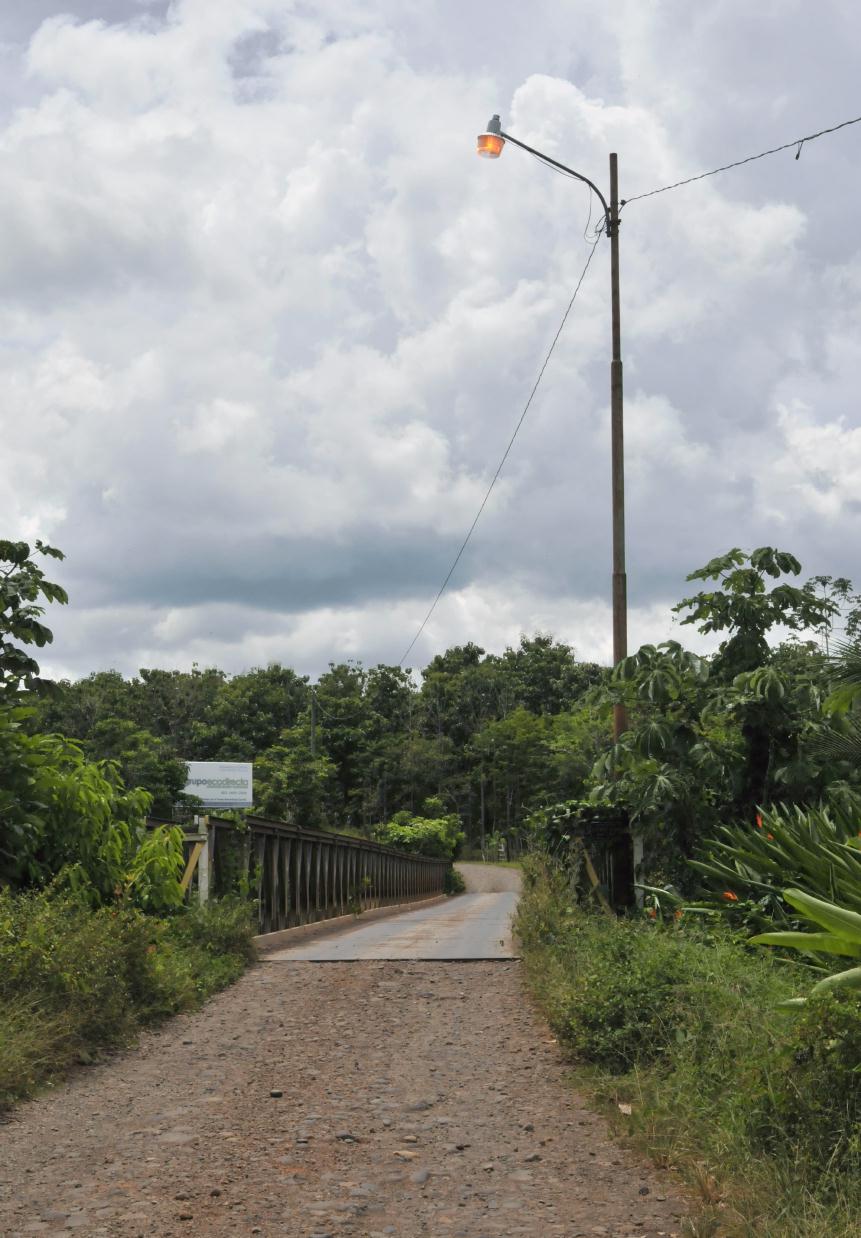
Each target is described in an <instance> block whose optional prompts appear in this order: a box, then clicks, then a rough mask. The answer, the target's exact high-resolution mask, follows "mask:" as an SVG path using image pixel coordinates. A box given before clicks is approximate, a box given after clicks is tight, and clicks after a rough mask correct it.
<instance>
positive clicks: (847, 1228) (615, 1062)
mask: <svg viewBox="0 0 861 1238" xmlns="http://www.w3.org/2000/svg"><path fill="white" fill-rule="evenodd" d="M517 933H518V936H519V938H520V941H521V943H522V947H523V955H524V961H525V966H526V970H527V976H528V979H529V983H530V985H531V987H532V988H533V990H534V992H535V993H536V996H537V997H538V999H539V1002H540V1004H541V1005H542V1007H543V1008H544V1010H545V1012H546V1013H547V1015H548V1017H549V1019H550V1023H551V1026H552V1028H553V1030H554V1032H555V1033H556V1034H557V1035H558V1037H559V1040H560V1043H561V1045H562V1046H563V1048H567V1049H568V1051H569V1052H570V1053H571V1055H572V1057H573V1058H574V1060H575V1061H576V1063H577V1064H578V1075H577V1084H578V1087H579V1088H580V1089H581V1090H583V1089H586V1090H591V1091H592V1092H593V1094H596V1095H597V1096H598V1097H599V1098H601V1099H604V1100H606V1101H608V1102H609V1103H610V1105H611V1109H612V1112H613V1113H615V1115H616V1118H617V1119H618V1118H619V1114H618V1107H617V1103H618V1102H622V1103H624V1104H626V1105H627V1106H630V1109H631V1116H630V1117H626V1118H625V1119H624V1128H625V1132H626V1134H628V1135H629V1136H632V1137H633V1138H634V1139H635V1140H636V1141H637V1142H638V1143H639V1144H640V1146H641V1147H643V1148H644V1149H645V1150H646V1151H647V1152H649V1153H650V1154H651V1155H653V1156H655V1157H657V1158H658V1159H659V1160H660V1161H661V1162H662V1163H665V1164H672V1165H673V1166H675V1167H677V1168H679V1169H681V1170H682V1172H686V1173H687V1174H689V1176H690V1177H691V1179H692V1180H693V1181H694V1182H700V1183H701V1182H702V1179H703V1174H704V1173H705V1172H707V1173H708V1176H709V1177H710V1179H712V1181H713V1183H714V1180H716V1186H715V1185H713V1191H720V1192H721V1194H722V1195H723V1197H724V1202H723V1203H722V1205H721V1208H720V1209H719V1210H718V1209H716V1210H715V1220H716V1221H718V1220H719V1221H720V1224H721V1227H722V1228H721V1230H719V1231H717V1230H716V1231H715V1232H726V1233H727V1234H728V1235H729V1234H732V1235H736V1234H738V1235H741V1234H751V1235H752V1234H756V1235H757V1238H765V1236H767V1238H811V1236H812V1235H816V1236H817V1238H825V1236H826V1235H829V1236H830V1238H833V1236H839V1238H849V1236H850V1235H854V1234H855V1233H856V1232H857V1216H858V1209H859V1206H861V1187H859V1177H858V1169H859V1168H861V1161H859V1156H858V1152H859V1146H858V1145H859V1140H858V1116H859V1074H858V1071H857V1065H858V1061H859V1051H861V1002H859V1001H858V999H857V997H855V996H848V995H843V996H841V997H840V998H839V999H835V998H831V999H827V1000H825V1001H820V1000H811V1002H810V1003H809V1005H808V1006H807V1007H806V1008H805V1010H804V1011H803V1012H802V1014H801V1016H800V1017H798V1016H795V1017H789V1016H788V1015H787V1014H786V1013H784V1012H783V1011H781V1010H780V1009H779V1004H780V1002H781V1001H783V1000H785V999H786V998H788V997H790V996H791V994H792V993H793V992H794V991H795V988H796V986H797V984H798V980H799V977H800V976H801V975H803V972H796V970H795V969H794V968H793V967H792V966H791V965H787V964H782V965H779V964H777V963H776V961H773V960H772V959H771V958H770V957H769V956H768V955H767V954H766V952H765V951H762V952H756V951H752V950H750V949H749V948H748V946H747V945H746V943H745V942H744V941H742V940H741V939H739V938H738V937H737V936H735V935H734V934H733V933H731V932H730V931H729V930H728V929H727V928H726V926H725V925H722V924H720V923H717V924H706V925H704V924H703V923H702V921H701V920H699V919H698V918H697V917H690V918H689V917H688V916H687V915H684V916H682V917H681V919H679V920H676V919H672V920H671V922H670V924H669V925H662V924H661V923H660V922H656V923H652V922H650V921H649V920H648V919H643V920H639V921H635V922H631V921H624V920H611V919H608V918H607V917H606V916H597V915H589V914H587V913H585V912H583V911H582V910H579V909H576V908H573V907H572V906H571V905H570V900H569V898H568V894H567V888H566V879H565V876H564V874H560V873H559V871H558V870H556V869H555V868H554V867H553V866H552V865H551V866H548V865H547V863H546V862H541V861H539V860H532V861H530V863H529V865H528V866H527V880H526V883H525V890H524V895H523V897H522V899H521V903H520V908H519V912H518V921H517ZM632 969H633V971H634V976H633V977H632V976H631V975H630V972H631V970H632ZM638 978H639V979H638ZM646 978H648V981H649V983H645V980H646ZM658 994H660V997H658ZM599 1011H600V1012H601V1014H602V1016H603V1017H601V1018H599V1017H597V1012H599ZM640 1020H641V1021H643V1023H644V1024H645V1027H646V1028H647V1034H646V1035H644V1034H643V1029H642V1028H641V1026H640V1022H639V1021H640ZM712 1197H714V1196H713V1195H712ZM724 1227H725V1228H724ZM709 1232H711V1231H709Z"/></svg>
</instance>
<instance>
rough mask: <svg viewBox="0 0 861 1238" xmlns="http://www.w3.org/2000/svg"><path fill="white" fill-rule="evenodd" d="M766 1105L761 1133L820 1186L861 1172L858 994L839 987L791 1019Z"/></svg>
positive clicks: (831, 1185)
mask: <svg viewBox="0 0 861 1238" xmlns="http://www.w3.org/2000/svg"><path fill="white" fill-rule="evenodd" d="M783 1058H784V1069H783V1070H781V1071H780V1072H778V1073H777V1075H776V1077H775V1079H774V1080H773V1086H772V1089H771V1091H770V1093H769V1098H768V1102H769V1103H768V1104H767V1105H766V1106H765V1109H764V1113H763V1121H762V1126H761V1129H760V1132H759V1134H760V1137H761V1138H762V1141H763V1144H764V1145H765V1146H767V1147H770V1149H771V1151H772V1152H773V1153H775V1154H778V1155H780V1154H781V1153H782V1152H783V1150H784V1149H785V1148H786V1146H787V1145H789V1146H791V1147H792V1149H793V1150H794V1155H795V1156H796V1157H797V1158H798V1159H799V1160H801V1161H802V1162H803V1163H804V1165H805V1167H806V1170H807V1172H808V1174H810V1175H812V1176H814V1177H821V1179H822V1181H821V1182H820V1189H822V1188H824V1189H826V1190H829V1191H830V1190H833V1189H835V1188H836V1189H839V1187H840V1182H839V1178H840V1176H841V1175H844V1174H852V1175H857V1174H858V1172H859V1170H861V1073H859V1063H861V998H859V997H858V996H857V995H856V994H849V993H845V992H835V993H830V994H825V995H823V996H821V997H812V998H810V999H809V1001H808V1003H807V1005H806V1007H805V1009H804V1011H803V1012H802V1013H801V1014H800V1015H799V1016H798V1017H797V1018H796V1019H793V1021H792V1024H791V1030H790V1032H789V1035H788V1038H787V1043H786V1046H785V1050H784V1055H783Z"/></svg>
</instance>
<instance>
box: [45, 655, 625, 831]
mask: <svg viewBox="0 0 861 1238" xmlns="http://www.w3.org/2000/svg"><path fill="white" fill-rule="evenodd" d="M608 674H609V672H608V671H607V670H605V669H604V668H602V667H600V666H597V665H595V664H594V663H591V662H580V661H578V660H577V657H576V655H575V653H574V651H573V650H572V649H570V648H569V647H568V646H567V645H564V644H560V643H558V642H557V641H555V640H554V639H553V638H552V637H551V636H548V635H544V634H537V635H535V636H532V637H526V636H524V637H522V638H521V640H520V644H519V645H518V647H517V648H515V649H512V648H509V649H506V650H505V652H504V653H503V654H502V655H500V656H496V655H493V654H486V653H485V651H484V650H483V649H481V648H480V647H479V646H478V645H474V644H467V645H462V646H455V647H453V648H451V649H449V650H447V651H446V652H445V653H443V654H439V655H437V656H436V657H435V658H434V659H433V660H432V661H431V662H430V664H429V665H428V666H427V667H426V668H425V669H424V671H423V672H422V673H421V677H420V678H421V682H420V684H419V685H417V684H416V682H415V680H414V678H413V676H412V675H411V674H410V673H409V672H408V671H404V670H400V669H399V668H397V667H391V666H382V665H381V666H375V667H372V668H370V669H365V668H363V667H362V666H361V665H358V664H356V663H353V662H345V663H338V664H331V665H330V667H329V670H328V671H326V673H325V674H323V675H322V676H320V678H319V680H318V681H317V682H316V683H315V684H312V683H311V682H310V681H309V679H308V677H306V676H301V675H297V674H296V673H295V671H293V670H290V669H289V668H288V667H284V666H281V665H278V664H273V665H270V666H267V667H265V668H257V669H254V670H250V671H247V672H246V673H244V674H240V675H234V676H228V675H226V674H225V673H224V672H223V671H220V670H217V669H215V668H207V669H200V668H198V667H197V666H195V667H193V668H192V670H191V671H164V670H155V669H144V670H141V671H140V672H139V674H138V675H136V676H134V677H132V678H130V679H126V678H124V677H123V676H122V675H121V674H119V672H117V671H99V672H96V673H94V674H92V675H90V676H88V677H87V678H85V679H81V680H79V681H77V682H68V681H63V682H61V683H60V684H59V685H57V689H56V690H55V692H54V693H52V694H51V695H48V696H46V697H44V698H43V699H42V700H41V702H40V705H39V710H38V718H37V721H36V726H37V728H38V730H39V731H42V732H56V733H59V734H62V735H65V736H67V737H69V738H72V739H76V740H78V741H80V743H81V744H82V746H83V748H84V750H85V752H86V754H87V756H88V757H90V758H92V759H94V760H104V759H108V760H112V761H116V762H117V763H118V765H119V767H120V771H121V773H122V775H123V778H124V780H125V782H126V785H127V786H140V787H144V788H145V789H146V790H148V791H149V792H150V793H151V794H152V795H153V809H152V811H153V813H154V814H155V815H161V816H169V815H170V814H171V811H172V809H173V807H174V805H175V804H177V803H178V802H180V801H181V798H182V796H181V792H182V788H183V787H184V785H185V781H186V770H185V765H184V762H185V761H188V760H220V761H253V762H254V780H255V794H254V799H255V810H256V811H257V812H259V813H261V814H264V815H267V816H273V817H279V818H284V819H287V820H293V821H295V822H297V823H298V824H301V825H308V826H315V827H321V828H324V829H331V830H339V829H348V830H359V831H361V832H363V833H364V832H370V831H371V829H372V828H373V827H374V826H375V825H376V824H378V823H380V822H385V821H387V820H390V819H391V817H392V816H393V815H394V814H396V813H398V812H403V811H408V812H411V813H416V814H421V813H422V812H425V811H427V812H433V813H436V814H438V813H440V812H443V813H446V814H449V813H456V814H457V815H458V816H459V817H460V820H461V823H462V827H463V829H464V830H465V832H466V835H467V839H468V843H469V844H470V845H473V846H475V845H479V844H481V842H482V841H484V840H485V839H486V838H487V837H488V836H490V835H493V834H502V835H506V836H508V837H509V838H512V837H515V836H516V835H517V834H518V833H519V832H520V831H521V830H522V827H523V824H524V820H525V818H526V816H527V814H528V813H529V812H530V810H531V809H533V808H534V807H536V806H537V805H539V804H541V803H544V802H547V801H548V800H551V801H552V800H563V799H570V798H576V797H579V796H581V795H582V794H584V791H585V787H586V782H587V779H588V777H589V774H590V771H591V770H592V767H593V765H594V763H595V761H596V759H597V757H598V756H599V755H600V753H601V752H603V751H606V749H607V747H608V745H609V743H610V739H611V704H610V701H609V698H607V699H605V700H600V699H599V697H600V695H601V694H600V693H599V692H596V689H597V688H600V686H601V685H602V684H603V683H604V681H605V679H606V676H607V675H608Z"/></svg>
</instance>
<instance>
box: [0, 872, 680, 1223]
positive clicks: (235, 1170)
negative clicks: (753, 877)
mask: <svg viewBox="0 0 861 1238" xmlns="http://www.w3.org/2000/svg"><path fill="white" fill-rule="evenodd" d="M503 871H507V872H511V871H513V870H503ZM684 1210H685V1209H684V1203H683V1201H682V1200H681V1199H680V1198H679V1197H678V1196H677V1195H676V1194H674V1188H673V1186H672V1185H671V1184H668V1183H667V1182H666V1181H664V1180H662V1179H661V1178H660V1177H659V1176H658V1175H657V1174H656V1173H655V1171H654V1170H652V1169H650V1168H648V1167H647V1166H645V1165H643V1164H642V1163H641V1162H640V1161H638V1160H637V1159H636V1158H635V1157H633V1156H631V1155H630V1154H628V1153H626V1152H623V1151H621V1150H620V1149H619V1147H618V1146H617V1145H615V1144H614V1143H613V1142H612V1141H611V1140H610V1138H609V1135H608V1133H607V1130H606V1128H605V1126H604V1123H603V1122H602V1121H601V1120H600V1119H599V1118H598V1117H596V1116H595V1115H593V1114H591V1113H590V1112H588V1110H586V1109H585V1108H584V1107H583V1106H582V1105H581V1104H580V1102H579V1101H578V1099H577V1097H576V1095H575V1094H573V1093H572V1092H571V1091H570V1090H569V1089H568V1088H567V1087H566V1085H565V1082H564V1066H563V1064H562V1063H561V1061H560V1058H559V1054H558V1050H557V1047H556V1045H555V1043H554V1042H553V1041H552V1039H551V1037H550V1035H549V1034H548V1032H547V1030H546V1028H545V1027H544V1026H543V1025H542V1023H541V1022H540V1020H539V1019H538V1018H537V1017H536V1016H535V1014H534V1012H533V1011H532V1009H531V1008H530V1005H529V1003H528V1001H527V999H526V998H525V996H524V993H523V991H522V981H521V973H520V968H519V964H518V963H516V962H514V961H505V960H501V961H498V962H476V963H424V962H413V963H400V964H399V963H393V962H353V963H305V962H277V963H276V962H264V963H261V964H260V965H258V966H256V967H254V968H252V969H251V970H250V971H249V972H248V973H247V974H246V975H245V976H244V977H243V978H242V979H241V980H240V981H239V983H238V984H236V985H235V986H234V987H233V988H232V989H230V990H228V991H227V992H225V993H222V994H220V995H219V996H218V997H216V998H215V999H213V1000H212V1001H211V1002H209V1003H208V1004H207V1006H206V1007H205V1008H204V1009H203V1010H202V1011H200V1012H198V1013H197V1014H194V1015H184V1016H181V1017H179V1018H177V1019H174V1020H172V1021H171V1022H170V1023H169V1024H167V1025H165V1026H164V1027H163V1028H162V1029H160V1030H159V1031H157V1032H155V1033H150V1034H147V1035H146V1036H145V1037H144V1038H143V1040H142V1042H141V1044H140V1046H139V1047H138V1048H137V1049H135V1050H133V1051H131V1052H129V1053H127V1054H123V1055H119V1056H118V1057H116V1058H114V1059H113V1060H111V1061H108V1062H105V1063H102V1064H100V1065H96V1066H92V1067H88V1068H86V1069H82V1070H81V1071H80V1072H79V1073H78V1074H77V1075H76V1076H75V1077H74V1078H73V1079H72V1080H71V1081H70V1082H69V1083H67V1084H65V1085H63V1086H62V1087H59V1088H58V1089H57V1090H56V1092H54V1093H53V1094H48V1095H45V1096H43V1097H41V1098H40V1099H38V1100H36V1101H34V1102H31V1103H30V1104H28V1105H24V1106H22V1107H21V1108H20V1109H18V1110H17V1111H16V1112H15V1113H14V1115H13V1116H12V1117H11V1118H10V1120H8V1121H7V1122H6V1123H5V1124H4V1125H2V1126H0V1234H2V1235H4V1236H8V1238H12V1236H13V1235H19V1234H20V1235H25V1234H33V1233H43V1234H49V1235H60V1234H65V1235H67V1234H69V1233H70V1232H72V1231H74V1232H77V1233H79V1234H94V1235H95V1234H99V1235H160V1236H163V1238H170V1236H172V1235H201V1236H203V1235H216V1236H218V1235H228V1234H231V1235H237V1234H241V1235H253V1234H261V1235H269V1236H273V1238H274V1236H275V1235H282V1236H285V1238H327V1236H329V1238H341V1236H342V1235H343V1236H347V1235H349V1236H351V1238H382V1236H383V1235H395V1236H397V1238H419V1236H422V1238H425V1236H433V1238H438V1236H439V1235H452V1236H455V1238H490V1236H491V1235H493V1236H496V1238H515V1236H517V1235H529V1236H530V1238H557V1236H558V1238H576V1236H579V1235H584V1236H589V1238H591V1236H592V1235H599V1234H605V1235H610V1236H612V1238H633V1236H634V1235H638V1236H640V1235H646V1236H653V1238H656V1236H657V1235H663V1234H666V1235H670V1234H677V1233H678V1232H679V1230H680V1223H679V1218H680V1217H681V1216H682V1215H683V1213H684Z"/></svg>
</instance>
